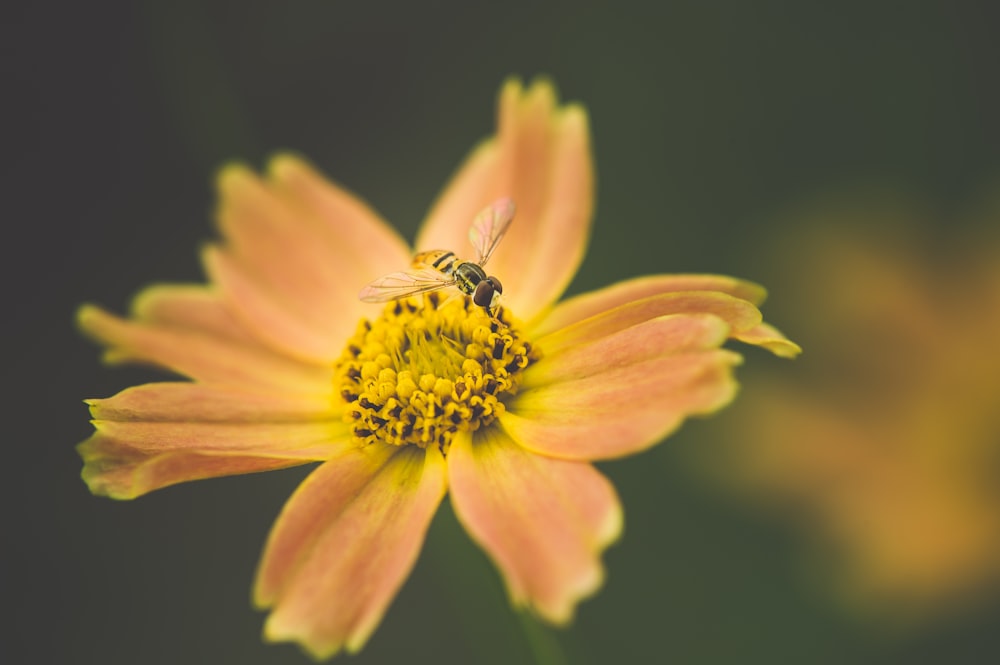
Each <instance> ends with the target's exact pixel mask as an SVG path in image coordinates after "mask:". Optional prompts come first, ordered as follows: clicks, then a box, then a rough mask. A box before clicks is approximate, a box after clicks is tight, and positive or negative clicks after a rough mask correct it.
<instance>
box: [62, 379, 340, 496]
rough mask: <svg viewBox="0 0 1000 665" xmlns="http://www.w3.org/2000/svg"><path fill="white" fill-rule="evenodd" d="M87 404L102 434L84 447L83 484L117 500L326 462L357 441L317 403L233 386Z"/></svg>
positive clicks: (163, 387)
mask: <svg viewBox="0 0 1000 665" xmlns="http://www.w3.org/2000/svg"><path fill="white" fill-rule="evenodd" d="M88 403H89V404H90V405H91V407H90V410H91V414H92V415H93V416H94V418H95V420H94V421H93V422H94V427H95V429H96V431H95V432H94V434H93V435H91V437H90V438H89V439H87V440H86V441H84V442H83V443H81V444H80V445H79V447H78V451H79V453H80V456H81V457H83V460H84V468H83V474H82V475H83V479H84V481H85V482H86V483H87V485H88V486H89V487H90V490H91V491H92V492H93V493H94V494H104V495H107V496H111V497H113V498H116V499H131V498H135V497H136V496H139V495H141V494H145V493H147V492H151V491H152V490H155V489H159V488H161V487H166V486H168V485H173V484H176V483H180V482H184V481H189V480H199V479H202V478H208V477H213V476H222V475H232V474H236V473H249V472H251V471H265V470H269V469H275V468H281V467H286V466H292V465H295V464H303V463H305V462H311V461H316V460H322V459H326V458H327V457H329V456H330V455H331V454H332V451H333V450H334V449H335V448H336V447H337V446H339V445H344V443H345V442H348V441H350V440H351V434H350V431H349V429H348V427H347V425H346V424H344V423H343V422H342V421H341V420H340V418H338V417H336V416H335V415H333V414H331V411H330V408H329V407H328V406H326V405H324V404H322V403H321V402H320V401H318V400H315V399H313V400H310V399H307V398H303V399H301V400H300V399H297V398H295V397H292V396H281V395H274V394H255V393H250V392H247V391H246V390H241V389H236V388H232V387H226V386H206V385H203V384H192V383H153V384H147V385H144V386H138V387H135V388H129V389H128V390H124V391H122V392H120V393H118V394H117V395H115V396H114V397H111V398H110V399H98V400H88Z"/></svg>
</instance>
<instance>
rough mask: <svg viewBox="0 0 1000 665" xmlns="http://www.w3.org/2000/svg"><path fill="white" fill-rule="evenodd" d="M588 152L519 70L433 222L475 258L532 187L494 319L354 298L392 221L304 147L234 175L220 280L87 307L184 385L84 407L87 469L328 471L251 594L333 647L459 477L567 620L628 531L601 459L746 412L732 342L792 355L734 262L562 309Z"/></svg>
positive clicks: (513, 577)
mask: <svg viewBox="0 0 1000 665" xmlns="http://www.w3.org/2000/svg"><path fill="white" fill-rule="evenodd" d="M592 169H593V167H592V162H591V154H590V138H589V130H588V122H587V115H586V113H585V111H584V110H583V109H582V108H581V107H579V106H576V105H568V106H562V107H560V106H558V105H557V102H556V99H555V92H554V90H553V88H552V86H551V85H550V84H549V83H547V82H545V81H542V82H538V83H536V84H534V85H533V86H532V87H530V88H529V89H527V90H525V89H522V87H521V85H520V84H519V83H518V82H516V81H509V82H507V83H506V84H505V85H504V87H503V89H502V91H501V94H500V100H499V129H498V132H497V135H496V136H495V137H493V138H490V139H489V140H487V141H485V142H484V143H483V144H481V145H480V146H479V147H477V148H476V149H475V150H474V151H473V153H472V154H471V156H470V157H469V158H468V160H467V161H466V163H465V164H464V165H463V166H462V168H461V169H460V170H459V171H458V173H457V175H456V176H455V178H454V180H453V181H452V183H451V185H450V186H449V187H448V188H447V189H446V190H445V191H444V193H443V195H442V196H441V198H440V199H439V201H438V202H437V204H436V205H435V206H434V208H433V210H432V211H431V213H430V216H429V217H428V219H427V220H426V222H425V224H424V226H423V228H422V230H421V232H420V234H419V237H418V239H417V247H418V248H420V249H431V248H444V249H453V250H456V251H460V250H461V249H462V248H463V247H464V246H465V244H466V238H467V234H468V229H469V225H470V222H471V220H472V218H473V216H474V215H475V213H476V212H477V211H478V210H479V209H480V208H482V207H483V206H484V205H485V204H487V203H489V202H490V201H492V200H494V199H497V198H498V197H501V196H510V197H512V198H513V199H514V200H515V201H516V203H517V207H518V213H517V219H516V221H515V222H514V224H513V225H512V226H511V229H510V231H509V233H508V234H507V236H506V237H505V239H504V241H503V243H502V244H501V245H500V247H499V249H498V250H497V251H496V253H495V255H494V256H493V258H492V259H491V261H490V266H489V267H490V272H491V273H494V274H496V275H498V276H499V277H500V278H501V279H502V280H503V285H504V290H503V298H504V300H503V306H502V307H501V308H500V310H499V311H498V312H497V313H496V317H495V318H493V317H491V316H490V315H489V314H488V313H486V312H484V311H483V309H482V308H480V307H476V306H474V305H472V304H471V303H470V302H469V299H468V298H467V297H464V296H461V297H448V296H449V294H448V293H447V292H437V293H433V294H428V295H425V296H423V298H420V299H417V298H411V299H407V300H401V301H395V302H390V303H389V304H388V305H385V306H382V307H376V306H373V305H370V304H366V303H362V302H360V301H359V300H358V297H357V293H358V290H359V288H360V287H362V286H363V285H364V284H366V283H368V282H370V281H371V280H373V279H375V278H377V277H379V276H381V275H384V274H386V273H389V272H393V271H398V270H401V269H405V268H406V267H407V266H408V265H409V263H410V260H411V252H410V249H409V248H408V247H407V245H406V243H405V242H404V241H403V240H402V239H401V238H400V237H399V236H398V235H396V233H395V232H394V231H393V230H392V229H391V228H390V227H389V226H388V225H387V224H385V223H384V222H383V221H382V220H381V219H379V217H378V216H377V215H376V214H375V212H373V211H372V210H371V209H370V208H369V207H368V206H367V205H365V204H364V203H362V202H361V201H359V200H358V199H357V198H355V197H354V196H352V195H351V194H349V193H348V192H346V191H344V190H343V189H341V188H339V187H337V186H335V185H333V184H331V183H330V182H328V181H326V180H325V179H324V178H323V177H322V176H320V175H319V174H318V173H317V172H316V171H314V170H313V169H312V168H311V167H309V166H308V165H307V164H305V163H304V162H302V161H301V160H299V159H297V158H295V157H291V156H287V155H286V156H279V157H277V158H275V159H274V160H273V161H272V162H271V165H270V169H269V172H268V175H267V176H266V177H264V178H259V177H258V176H256V175H254V174H253V173H252V172H250V171H248V170H247V169H245V168H243V167H240V166H230V167H228V168H226V169H224V170H223V172H222V174H221V176H220V178H219V188H220V191H221V201H222V202H221V206H220V210H219V215H218V218H219V226H220V229H221V234H222V236H223V238H224V240H223V242H221V243H219V244H216V245H212V246H209V247H208V248H206V249H205V251H204V253H203V260H204V264H205V268H206V271H207V272H208V275H209V279H210V284H209V285H207V286H197V285H185V286H176V285H175V286H154V287H151V288H149V289H146V290H145V291H143V292H142V293H140V294H139V296H138V297H137V298H136V301H135V303H134V305H133V310H132V317H131V318H130V319H127V320H126V319H122V318H118V317H116V316H114V315H112V314H109V313H107V312H105V311H103V310H101V309H99V308H97V307H94V306H85V307H83V308H81V310H80V314H79V321H80V325H81V327H82V328H83V330H84V331H85V332H86V333H87V334H89V335H91V336H92V337H94V338H95V339H97V340H98V341H100V342H101V343H102V344H105V345H106V346H107V347H108V350H107V352H106V355H105V358H106V359H107V360H108V361H111V362H123V361H139V362H147V363H153V364H155V365H158V366H161V367H163V368H166V369H168V370H171V371H173V372H176V373H178V374H181V375H183V376H186V377H188V378H189V379H191V382H177V383H154V384H147V385H143V386H138V387H134V388H130V389H128V390H125V391H123V392H121V393H119V394H118V395H115V396H114V397H112V398H110V399H104V400H92V401H90V402H89V403H90V404H91V410H92V413H93V416H94V419H95V420H94V424H95V428H96V432H95V433H94V434H93V436H91V438H90V439H88V440H87V441H85V442H84V443H82V444H81V445H80V454H81V455H82V456H83V459H84V461H85V466H84V469H83V477H84V480H85V481H86V482H87V484H88V485H89V486H90V489H91V491H93V492H94V493H96V494H105V495H108V496H111V497H114V498H120V499H126V498H133V497H136V496H139V495H141V494H144V493H146V492H149V491H152V490H154V489H157V488H160V487H164V486H167V485H171V484H174V483H179V482H183V481H188V480H195V479H200V478H207V477H212V476H221V475H228V474H235V473H247V472H251V471H262V470H268V469H277V468H281V467H287V466H292V465H296V464H303V463H307V462H314V461H319V462H321V464H320V465H319V467H318V468H316V470H315V471H313V473H312V474H311V475H310V476H309V477H308V478H307V479H306V480H305V482H303V484H302V485H301V486H300V487H299V489H298V490H297V491H296V492H295V493H294V494H293V496H292V497H291V499H290V500H289V502H288V504H287V505H286V506H285V508H284V511H283V512H282V514H281V516H280V517H279V519H278V521H277V523H276V524H275V526H274V529H273V531H272V532H271V535H270V538H269V539H268V543H267V546H266V548H265V551H264V555H263V559H262V561H261V564H260V568H259V570H258V574H257V581H256V586H255V590H254V600H255V603H256V604H257V605H258V606H259V607H261V608H269V609H270V610H271V613H270V615H269V617H268V619H267V623H266V627H265V635H266V637H267V638H268V639H270V640H295V641H298V642H300V643H301V644H302V645H304V647H305V648H306V649H307V650H308V651H309V652H310V653H312V654H313V655H314V656H316V657H320V658H323V657H329V656H331V655H333V654H335V653H336V652H338V651H339V650H340V649H342V648H346V649H347V650H348V651H357V650H358V649H360V648H361V647H362V646H363V645H364V643H365V641H366V640H367V639H368V637H369V635H370V634H371V632H372V631H373V630H374V629H375V627H376V626H377V625H378V622H379V620H380V619H381V617H382V615H383V614H384V612H385V610H386V608H387V606H388V604H389V603H390V602H391V600H392V598H393V596H394V595H395V593H396V592H397V590H398V589H399V587H400V585H402V583H403V581H404V579H405V578H406V576H407V574H408V573H409V571H410V569H411V568H412V566H413V564H414V562H415V560H416V558H417V555H418V552H419V550H420V547H421V544H422V541H423V539H424V536H425V533H426V531H427V527H428V525H429V523H430V521H431V518H432V516H433V515H434V512H435V510H436V509H437V507H438V504H439V503H440V502H441V500H442V499H443V497H444V495H445V493H446V491H448V492H450V495H451V500H452V502H453V504H454V507H455V511H456V513H457V515H458V517H459V519H460V520H461V522H462V523H463V525H464V526H465V528H466V529H467V530H468V532H469V533H470V534H471V536H472V537H473V538H474V539H475V540H476V542H478V543H479V544H480V545H482V546H483V548H484V549H485V550H486V551H487V552H488V553H489V555H490V556H491V557H492V558H493V560H494V562H495V563H496V564H497V566H498V567H499V568H500V570H501V572H502V574H503V577H504V579H505V581H506V584H507V589H508V591H509V593H510V597H511V599H512V601H513V603H514V604H516V605H523V606H527V607H530V608H531V609H532V610H534V611H535V612H537V613H538V614H539V615H540V616H541V617H543V618H545V619H547V620H549V621H551V622H554V623H565V622H567V621H569V620H570V619H571V617H572V614H573V611H574V609H575V606H576V604H577V603H578V602H579V600H580V599H582V598H583V597H585V596H587V595H589V594H591V593H593V592H594V591H595V590H596V589H597V588H598V587H599V586H600V584H601V579H602V575H603V570H602V566H601V561H600V557H601V553H602V552H603V550H604V549H605V548H606V547H607V546H608V545H609V544H610V543H612V542H613V541H614V540H615V539H616V538H617V537H618V536H619V534H620V532H621V527H622V516H621V508H620V506H619V502H618V499H617V497H616V495H615V491H614V488H613V487H612V486H611V484H610V483H609V482H608V480H607V479H606V478H605V477H604V476H603V475H601V474H600V473H599V472H598V471H597V470H596V469H595V468H594V467H593V466H592V465H591V463H590V462H591V461H592V460H598V459H609V458H614V457H620V456H623V455H628V454H631V453H634V452H637V451H640V450H643V449H645V448H648V447H649V446H652V445H653V444H655V443H656V442H657V441H659V440H660V439H662V438H663V437H664V436H666V435H667V434H669V433H670V432H671V431H673V430H674V429H675V428H676V427H677V426H678V425H680V423H681V422H682V421H683V420H684V419H685V418H686V417H687V416H690V415H700V414H707V413H711V412H713V411H715V410H716V409H719V408H720V407H722V406H724V405H725V404H727V403H728V402H729V401H730V400H731V399H732V398H733V395H734V392H735V382H734V380H733V377H732V368H733V367H734V366H735V365H736V364H738V363H739V361H740V356H739V355H737V354H736V353H734V352H732V351H729V350H726V349H722V348H720V346H721V345H722V344H723V342H725V341H726V339H727V338H735V339H740V340H743V341H746V342H749V343H751V344H757V345H761V346H765V347H768V348H770V349H771V350H772V351H774V352H775V353H777V354H779V355H786V356H791V355H794V354H795V353H796V352H797V351H798V349H797V347H796V346H795V345H794V344H792V343H791V342H789V341H787V340H786V339H785V338H784V337H783V336H782V335H781V334H780V333H778V332H777V331H776V330H774V329H772V328H770V327H768V326H766V325H765V324H763V323H762V322H761V316H760V312H759V311H758V309H757V307H756V306H755V305H757V304H759V303H760V302H761V300H763V298H764V291H763V289H762V288H760V287H759V286H756V285H754V284H750V283H747V282H743V281H740V280H736V279H732V278H728V277H719V276H710V275H686V276H670V275H659V276H650V277H644V278H640V279H633V280H629V281H626V282H622V283H619V284H616V285H614V286H611V287H608V288H606V289H603V290H601V291H597V292H594V293H588V294H584V295H581V296H577V297H575V298H571V299H569V300H567V301H565V302H562V303H559V304H555V303H556V301H557V300H558V298H559V296H560V295H561V294H562V292H563V290H564V289H565V288H566V286H567V285H568V284H569V282H570V280H571V279H572V277H573V275H574V273H575V271H576V269H577V267H578V265H579V263H580V261H581V259H582V257H583V254H584V249H585V246H586V242H587V237H588V230H589V222H590V217H591V213H592V208H593V171H592ZM453 291H454V289H453ZM456 294H457V292H456Z"/></svg>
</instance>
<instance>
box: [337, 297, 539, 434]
mask: <svg viewBox="0 0 1000 665" xmlns="http://www.w3.org/2000/svg"><path fill="white" fill-rule="evenodd" d="M538 357H539V354H538V351H537V350H536V349H535V348H534V347H533V346H532V345H531V343H530V342H529V341H527V340H526V339H524V337H522V335H521V334H520V333H519V332H518V330H517V329H516V327H515V326H514V324H513V323H512V321H511V318H510V315H509V313H508V312H507V311H506V310H504V309H503V308H502V307H501V308H500V309H499V310H498V311H497V315H496V317H495V318H491V317H490V316H489V314H487V313H486V312H484V311H483V309H482V308H481V307H477V306H476V305H474V304H472V301H471V299H470V298H468V297H461V298H457V297H444V296H442V294H440V293H429V294H425V295H424V296H423V298H422V299H418V298H410V299H407V300H397V301H394V302H391V303H389V304H387V305H386V307H385V309H384V310H383V311H382V315H381V316H380V317H379V318H377V319H375V320H374V321H369V320H368V319H362V321H361V323H360V324H358V329H357V332H355V333H354V336H353V337H352V338H351V339H350V340H349V341H348V343H347V347H346V348H345V349H344V352H343V354H341V356H340V359H339V360H338V361H337V364H336V366H335V370H336V374H335V379H334V381H335V386H336V389H337V390H336V392H337V394H338V395H340V396H341V397H342V398H343V399H344V401H345V402H347V404H348V406H347V410H346V415H345V418H346V420H347V421H348V422H349V423H350V424H351V426H352V429H353V432H354V437H355V440H356V441H357V442H358V443H359V444H369V443H373V442H375V441H381V442H383V443H390V444H393V445H397V446H403V445H407V444H411V445H416V446H420V447H421V448H425V447H427V446H429V445H431V444H436V445H437V446H439V447H440V448H441V451H442V452H445V453H447V449H448V447H449V445H450V444H451V440H452V437H454V435H455V433H456V432H459V431H475V430H477V429H479V428H480V427H484V426H486V425H489V424H490V423H492V422H493V421H494V420H495V419H496V418H497V417H498V416H500V415H501V414H502V413H503V412H504V409H505V408H506V407H505V405H504V400H505V399H507V398H509V397H511V396H512V395H514V394H515V393H516V392H517V387H518V383H519V382H520V376H521V372H522V371H523V370H524V369H525V368H526V367H528V365H530V364H531V363H533V362H535V361H536V360H537V359H538Z"/></svg>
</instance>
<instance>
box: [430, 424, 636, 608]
mask: <svg viewBox="0 0 1000 665" xmlns="http://www.w3.org/2000/svg"><path fill="white" fill-rule="evenodd" d="M448 477H449V480H450V483H451V497H452V502H453V504H454V506H455V512H456V514H457V515H458V518H459V520H460V521H461V522H462V524H463V525H464V526H465V528H466V530H467V531H468V532H469V533H470V535H471V536H472V538H473V539H474V540H475V541H476V542H477V543H479V545H480V546H481V547H482V548H483V549H484V550H486V552H487V554H489V555H490V557H491V558H492V559H493V561H494V562H495V563H496V565H497V566H498V567H499V568H500V571H501V572H502V573H503V577H504V580H505V582H506V585H507V590H508V592H509V594H510V597H511V600H512V602H513V603H515V604H516V605H527V606H529V607H531V608H532V609H533V610H535V611H536V612H538V614H539V615H541V616H542V617H543V618H545V619H547V620H549V621H551V622H554V623H559V624H562V623H566V622H568V621H570V620H571V619H572V616H573V612H574V610H575V608H576V604H577V603H578V602H579V601H580V600H581V599H582V598H584V597H586V596H588V595H590V594H591V593H593V592H594V591H596V590H597V589H598V587H600V585H601V582H602V579H603V576H604V571H603V568H602V566H601V560H600V556H601V553H602V552H603V551H604V549H605V548H606V547H607V546H608V545H610V544H611V543H612V542H614V541H615V540H616V539H617V538H618V536H619V535H620V533H621V528H622V513H621V506H620V505H619V502H618V497H617V495H616V494H615V491H614V488H613V487H612V486H611V483H610V482H608V480H607V479H606V478H605V477H604V476H603V475H601V474H600V473H599V472H598V471H597V470H596V469H595V468H594V467H593V466H591V465H590V464H586V463H580V462H569V461H566V460H558V459H552V458H548V457H542V456H539V455H534V454H532V453H530V452H528V451H526V450H524V449H523V448H521V447H519V446H518V445H517V444H516V443H515V442H514V441H513V440H512V439H511V438H510V437H509V436H507V435H506V433H504V432H503V430H502V429H500V428H497V427H488V428H485V429H484V430H480V431H479V432H477V433H476V436H475V439H474V440H473V439H472V437H469V436H466V437H458V438H456V439H455V441H454V442H453V443H452V446H451V449H450V450H449V453H448Z"/></svg>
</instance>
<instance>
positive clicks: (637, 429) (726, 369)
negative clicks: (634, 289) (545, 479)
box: [500, 349, 741, 460]
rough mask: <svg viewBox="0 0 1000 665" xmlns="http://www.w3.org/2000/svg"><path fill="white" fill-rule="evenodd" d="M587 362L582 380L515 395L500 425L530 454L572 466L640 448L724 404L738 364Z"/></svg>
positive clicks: (703, 357)
mask: <svg viewBox="0 0 1000 665" xmlns="http://www.w3.org/2000/svg"><path fill="white" fill-rule="evenodd" d="M639 357H640V358H641V357H642V354H641V353H640V354H639ZM581 360H582V358H581ZM591 360H592V361H593V367H592V368H586V367H585V366H583V367H578V368H576V371H575V374H576V375H580V374H583V375H584V377H585V378H579V379H575V380H568V381H560V382H556V383H551V384H548V385H545V386H542V387H539V388H534V389H530V390H524V391H521V392H519V393H518V394H517V396H516V397H515V398H514V399H513V400H512V401H511V402H510V404H509V405H508V407H507V412H506V413H504V414H503V416H501V419H500V420H501V422H502V423H503V426H504V428H505V429H506V430H507V432H508V433H509V434H510V436H511V437H512V438H513V439H514V440H515V441H517V442H518V443H519V444H521V445H522V446H524V447H525V448H527V449H528V450H532V451H534V452H537V453H541V454H544V455H551V456H554V457H562V458H567V459H576V460H593V459H608V458H614V457H621V456H624V455H629V454H632V453H635V452H638V451H640V450H644V449H646V448H648V447H650V446H652V445H654V444H655V443H657V442H659V441H660V440H661V439H663V438H664V437H665V436H667V434H669V433H670V432H672V431H673V430H675V429H676V428H677V427H678V426H679V425H680V424H681V423H682V422H683V421H684V419H685V418H687V417H688V416H692V415H701V414H707V413H711V412H713V411H716V410H717V409H720V408H722V407H723V406H725V405H726V404H728V403H729V402H730V401H731V400H732V399H733V397H734V396H735V395H736V382H735V380H734V379H733V376H732V367H733V366H734V365H736V364H738V363H739V362H740V361H741V358H740V356H739V355H737V354H735V353H732V352H731V351H727V350H725V349H716V350H710V351H691V352H685V353H680V354H677V355H668V356H663V357H658V358H652V359H648V360H639V361H638V362H635V363H632V364H626V365H617V366H610V367H603V366H602V365H603V363H602V358H601V357H600V356H592V357H591ZM528 371H529V372H530V371H531V368H529V370H528Z"/></svg>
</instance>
